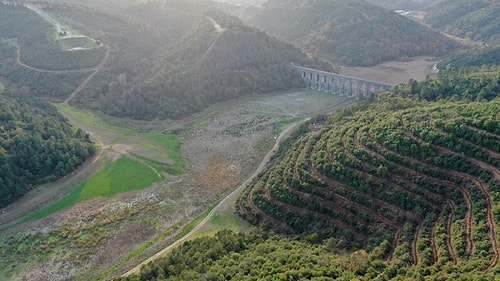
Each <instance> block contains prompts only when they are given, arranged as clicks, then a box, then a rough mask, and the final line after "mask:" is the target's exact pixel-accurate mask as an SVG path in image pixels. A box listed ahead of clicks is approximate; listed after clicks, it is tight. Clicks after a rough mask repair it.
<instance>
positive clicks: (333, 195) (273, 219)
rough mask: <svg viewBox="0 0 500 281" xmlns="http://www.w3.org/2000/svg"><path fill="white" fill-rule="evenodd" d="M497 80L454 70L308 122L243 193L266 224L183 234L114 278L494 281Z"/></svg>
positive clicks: (490, 73)
mask: <svg viewBox="0 0 500 281" xmlns="http://www.w3.org/2000/svg"><path fill="white" fill-rule="evenodd" d="M499 80H500V69H499V68H498V67H494V68H491V69H484V68H483V69H482V70H481V69H480V68H466V69H463V68H462V69H450V70H448V71H443V72H441V73H440V74H439V75H438V77H437V78H436V79H433V80H427V81H424V82H421V83H417V82H414V81H410V82H409V83H408V85H407V86H405V87H400V86H398V87H395V88H394V89H393V90H391V91H389V92H386V93H384V94H381V95H380V96H379V97H370V98H365V99H362V100H360V101H359V102H358V103H357V104H355V105H353V106H352V107H350V108H347V109H345V110H343V112H340V113H338V114H334V115H332V116H331V117H326V116H320V117H318V118H315V119H314V120H311V121H309V122H308V123H307V124H305V125H304V126H302V127H301V129H300V130H298V131H297V132H296V133H295V134H294V135H293V136H292V138H291V139H290V140H289V141H288V142H287V143H285V144H284V145H283V146H282V149H281V150H280V151H279V152H278V154H279V155H281V156H279V157H278V158H276V161H275V164H274V165H273V167H272V168H271V169H270V170H269V171H267V172H265V173H264V174H262V175H260V178H259V179H258V180H256V181H254V182H253V183H252V184H251V185H250V188H248V189H247V191H246V192H245V193H244V194H243V195H242V196H241V197H240V200H239V201H238V202H237V208H238V210H239V212H240V214H241V215H242V216H244V217H245V218H247V219H248V220H250V221H251V222H253V223H255V224H258V225H259V228H260V231H261V232H262V234H234V233H232V232H229V231H222V232H219V233H217V234H216V235H215V237H203V238H199V239H196V240H194V241H190V242H186V243H184V244H183V245H182V246H181V247H179V248H178V249H176V250H174V251H173V252H172V253H171V254H169V255H168V256H166V257H165V258H160V259H159V260H157V261H155V262H152V263H150V264H148V265H146V266H144V267H143V268H142V269H141V271H140V274H138V275H133V276H129V277H126V278H120V279H118V280H127V281H132V280H481V279H482V280H494V276H496V275H497V274H499V270H500V269H499V266H498V262H499V257H500V252H499V251H500V248H499V246H498V241H499V239H500V234H499V231H498V227H497V226H498V222H499V221H500V203H499V202H500V170H499V167H500V127H499V126H498V124H499V121H500V115H499V114H500V100H499V97H498V94H499V92H500V88H499V85H498V81H499ZM270 231H278V232H280V233H283V234H291V236H292V237H301V238H302V239H300V238H299V240H296V239H290V238H284V237H283V236H279V237H275V236H272V235H269V234H268V233H269V232H270Z"/></svg>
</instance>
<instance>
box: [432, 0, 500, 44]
mask: <svg viewBox="0 0 500 281" xmlns="http://www.w3.org/2000/svg"><path fill="white" fill-rule="evenodd" d="M499 14H500V3H499V2H498V1H483V0H472V1H471V0H443V1H441V2H440V3H439V4H437V5H435V6H432V7H430V8H429V9H427V14H426V16H425V21H426V22H427V23H429V24H430V25H431V26H432V27H433V28H435V29H439V30H442V31H445V32H446V33H449V34H453V35H456V36H459V37H463V38H469V39H472V40H475V41H483V42H487V43H489V44H490V45H498V44H500V34H499V32H498V31H499V30H500V21H499V20H498V15H499Z"/></svg>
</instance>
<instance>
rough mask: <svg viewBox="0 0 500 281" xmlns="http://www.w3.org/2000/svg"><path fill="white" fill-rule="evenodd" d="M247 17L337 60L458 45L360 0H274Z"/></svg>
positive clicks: (433, 51)
mask: <svg viewBox="0 0 500 281" xmlns="http://www.w3.org/2000/svg"><path fill="white" fill-rule="evenodd" d="M248 21H249V22H250V23H252V24H254V25H256V26H258V27H260V28H262V29H264V30H266V31H267V32H269V33H271V34H274V35H277V36H279V37H281V38H284V39H286V40H288V41H290V42H292V43H295V44H297V45H298V46H300V47H302V48H303V49H304V50H306V51H307V52H311V53H313V54H315V55H318V56H321V57H323V58H325V59H327V60H328V61H332V62H333V63H335V64H344V65H373V64H376V63H379V62H382V61H385V60H391V59H397V58H401V57H414V56H418V55H433V56H439V55H443V54H446V53H448V52H449V51H450V50H452V49H453V48H454V47H455V43H454V42H453V41H451V40H450V39H448V38H445V37H444V36H442V35H441V34H439V33H437V32H435V31H431V30H430V29H428V28H426V27H424V26H422V25H420V24H418V23H417V22H415V21H412V20H410V19H409V18H406V17H403V16H401V15H399V14H397V13H395V12H393V11H390V10H387V9H384V8H382V7H379V6H375V5H373V4H370V3H368V2H366V1H362V0H355V1H347V0H335V1H329V0H308V1H302V0H300V1H299V0H270V1H268V2H266V3H265V5H264V7H263V8H262V9H258V10H256V12H254V14H253V15H252V16H251V17H250V18H249V19H248Z"/></svg>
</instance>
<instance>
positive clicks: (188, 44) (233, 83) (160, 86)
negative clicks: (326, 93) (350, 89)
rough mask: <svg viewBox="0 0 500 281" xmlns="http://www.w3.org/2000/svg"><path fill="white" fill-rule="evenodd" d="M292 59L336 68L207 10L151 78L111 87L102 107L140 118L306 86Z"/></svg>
mask: <svg viewBox="0 0 500 281" xmlns="http://www.w3.org/2000/svg"><path fill="white" fill-rule="evenodd" d="M291 63H297V64H300V65H309V66H311V67H319V68H322V69H325V70H331V66H329V65H327V64H325V63H319V62H317V61H315V60H313V59H310V58H309V57H308V56H307V55H306V54H305V53H303V52H302V51H300V50H299V49H297V48H296V47H294V46H293V45H291V44H288V43H285V42H282V41H279V40H277V39H275V38H272V37H270V36H268V35H267V34H266V33H264V32H263V31H260V30H258V29H255V28H251V27H248V26H245V25H244V24H243V23H242V22H241V21H240V20H239V19H237V18H235V17H232V16H230V15H227V14H225V13H222V12H220V11H218V10H215V9H212V10H206V11H203V12H200V13H199V14H198V15H197V20H196V24H194V27H193V28H192V29H191V30H189V31H188V32H186V33H185V34H184V35H183V37H182V39H181V40H179V41H178V42H177V43H176V44H174V45H172V46H171V47H169V48H167V49H166V50H164V51H163V53H162V54H160V58H159V60H158V62H157V63H156V64H155V65H154V67H153V68H152V69H151V70H152V71H148V72H149V73H151V76H150V77H149V78H148V79H146V80H145V81H143V82H142V83H138V84H135V85H133V86H132V87H125V88H124V91H120V90H119V88H118V91H109V92H108V93H106V95H104V97H103V98H102V103H101V109H102V110H104V111H105V112H108V113H110V114H113V115H118V116H129V117H134V118H138V119H151V118H156V117H159V118H176V117H179V116H184V115H188V114H190V113H193V112H196V111H199V110H201V109H203V108H204V107H206V106H207V105H209V104H212V103H215V102H217V101H222V100H225V99H228V98H234V97H238V96H241V95H245V94H252V93H263V92H271V91H278V90H286V89H290V88H293V87H301V86H302V85H303V81H302V80H301V79H300V77H299V76H298V75H297V74H296V72H295V69H294V68H293V67H292V65H291Z"/></svg>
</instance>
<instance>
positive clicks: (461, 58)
mask: <svg viewBox="0 0 500 281" xmlns="http://www.w3.org/2000/svg"><path fill="white" fill-rule="evenodd" d="M483 65H487V66H491V65H500V46H496V47H491V48H484V49H480V50H468V51H465V52H462V53H457V54H453V55H450V56H448V57H446V58H444V59H443V60H442V61H440V62H439V63H438V68H439V69H444V68H447V67H451V66H453V67H465V66H483Z"/></svg>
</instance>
